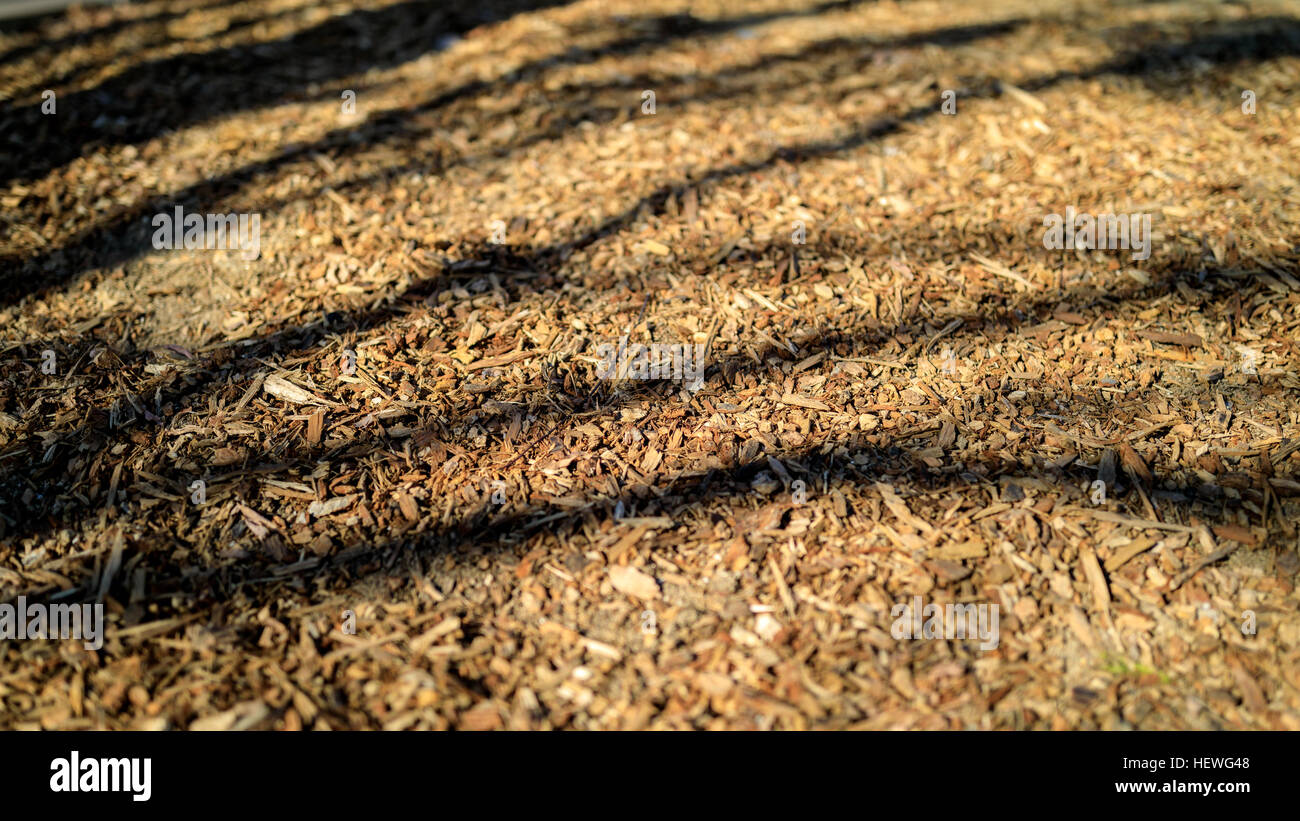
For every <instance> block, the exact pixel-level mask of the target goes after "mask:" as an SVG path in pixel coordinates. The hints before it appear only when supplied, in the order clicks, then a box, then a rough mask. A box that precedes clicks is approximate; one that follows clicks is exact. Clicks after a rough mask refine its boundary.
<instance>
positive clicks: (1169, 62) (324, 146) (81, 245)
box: [0, 18, 1300, 302]
mask: <svg viewBox="0 0 1300 821" xmlns="http://www.w3.org/2000/svg"><path fill="white" fill-rule="evenodd" d="M1022 24H1023V21H1019V20H1011V21H1004V22H1002V23H997V24H989V25H988V26H986V27H957V28H956V29H940V30H937V31H934V32H930V33H928V34H925V35H908V36H906V37H905V38H902V39H901V40H900V41H899V43H898V44H896V45H894V46H893V47H902V45H903V44H907V45H917V44H921V43H925V42H931V41H964V40H967V39H978V38H982V37H988V36H994V35H996V34H1000V33H1005V32H1006V31H1009V30H1012V29H1014V28H1016V27H1018V26H1020V25H1022ZM1270 33H1276V35H1277V36H1276V37H1274V36H1272V34H1270ZM885 47H891V46H890V43H889V42H886V44H885ZM1290 54H1300V24H1297V23H1296V22H1295V21H1294V20H1292V19H1290V18H1264V19H1251V20H1248V21H1245V22H1234V23H1231V24H1228V25H1227V26H1226V30H1225V28H1224V27H1222V26H1220V25H1218V24H1216V25H1215V26H1213V27H1211V28H1210V31H1209V32H1208V33H1201V34H1198V35H1197V36H1194V37H1191V38H1190V39H1188V40H1186V41H1177V42H1173V43H1163V44H1161V45H1159V46H1148V47H1145V48H1144V49H1143V50H1142V51H1139V52H1136V53H1131V54H1126V55H1122V56H1119V57H1116V58H1113V59H1110V60H1107V61H1104V62H1103V63H1101V64H1099V65H1097V66H1095V67H1093V68H1091V69H1088V70H1086V71H1082V72H1058V73H1055V74H1050V75H1044V76H1041V77H1038V78H1032V79H1031V80H1029V81H1027V82H1026V83H1025V84H1024V85H1025V87H1026V88H1027V89H1028V90H1030V91H1042V90H1044V89H1047V88H1050V87H1053V86H1055V85H1058V84H1060V83H1063V82H1067V81H1071V80H1086V79H1095V78H1099V77H1103V76H1107V75H1117V76H1145V75H1149V74H1155V73H1158V72H1161V71H1165V70H1168V69H1170V68H1171V67H1177V66H1179V65H1183V64H1184V63H1185V62H1186V61H1189V60H1193V59H1217V60H1219V61H1220V62H1221V63H1222V64H1230V63H1234V62H1240V61H1243V60H1248V59H1270V58H1272V57H1277V56H1284V55H1290ZM488 87H489V84H482V85H481V86H474V87H473V88H472V91H471V87H468V86H467V87H461V88H458V89H453V90H452V91H449V92H446V93H444V94H441V95H439V96H438V97H436V98H434V99H433V100H431V101H429V102H428V103H426V104H424V105H423V106H421V107H420V109H421V110H431V109H436V108H438V107H440V106H442V105H444V104H446V103H447V102H448V101H449V100H451V99H454V98H456V97H458V96H460V95H462V94H464V93H476V92H478V91H484V90H486V89H487V88H488ZM1001 89H1002V87H1001V84H1000V83H999V82H998V81H996V80H986V81H984V82H983V83H982V84H981V85H980V86H978V87H976V88H973V89H971V90H970V91H969V92H968V94H967V96H968V97H970V98H977V99H995V98H998V97H1000V96H1001V93H1002V90H1001ZM940 106H941V104H940V103H939V102H938V101H936V102H933V103H930V104H926V105H919V106H914V107H913V108H911V109H909V110H907V111H904V112H900V113H899V114H898V115H897V116H885V117H881V118H878V119H876V120H874V121H872V122H870V123H867V124H866V125H864V126H861V127H859V128H857V129H854V130H852V131H850V133H848V134H846V135H844V136H842V137H839V138H833V139H826V140H817V141H811V142H808V143H803V144H796V145H790V146H782V147H778V148H777V149H775V150H773V151H772V152H771V153H770V154H769V155H768V156H766V157H759V158H756V159H753V160H750V161H747V162H742V163H737V164H734V165H730V166H723V167H719V168H715V169H711V170H709V171H706V172H703V173H701V174H698V175H695V176H693V177H692V178H691V179H686V180H682V181H680V182H676V183H669V184H665V185H662V186H660V187H659V188H658V189H656V190H655V191H653V192H652V193H650V194H647V195H645V196H643V197H642V198H641V200H640V201H639V202H638V203H637V204H636V205H635V206H632V207H630V208H628V209H626V210H625V211H624V212H622V213H621V214H620V215H617V216H614V217H611V218H609V219H607V220H606V221H605V222H604V223H603V224H601V225H599V226H597V227H595V228H593V229H592V230H591V231H590V232H588V234H587V235H585V236H583V237H581V238H578V239H575V240H574V241H573V242H572V243H569V244H568V245H567V246H566V248H581V247H584V246H586V245H589V244H591V243H592V242H594V241H596V240H598V239H600V238H601V237H603V236H606V235H608V234H609V233H611V232H613V231H615V230H618V229H619V228H620V227H621V226H623V225H625V224H626V223H627V222H629V221H630V220H631V219H633V218H634V217H635V215H636V214H637V213H638V212H639V210H640V209H641V208H642V207H646V206H649V207H651V208H654V207H657V206H658V205H661V204H662V202H664V201H666V200H667V198H668V197H669V196H670V195H672V194H673V193H676V192H680V191H681V190H684V189H685V188H687V187H691V186H695V187H699V186H703V185H706V184H709V183H714V182H719V181H723V180H726V179H730V178H732V177H737V176H743V175H747V174H752V173H754V172H756V171H759V170H762V169H765V168H768V167H770V166H771V165H773V164H774V163H775V162H777V161H778V160H790V161H800V160H808V159H813V158H817V157H824V156H831V155H834V154H837V153H840V152H844V151H850V150H853V149H855V148H858V147H861V146H862V145H865V144H867V143H869V142H872V141H875V140H878V139H880V138H883V137H885V136H888V135H890V134H894V133H897V132H898V131H900V130H901V129H902V128H903V126H904V125H906V124H909V123H914V122H919V121H921V120H924V119H926V118H928V117H931V116H933V115H935V114H937V113H939V110H940ZM401 116H402V114H401V113H399V112H383V113H381V114H377V115H372V118H371V121H369V122H368V125H366V126H363V138H362V140H361V143H362V144H366V143H367V141H368V140H373V139H375V138H376V137H377V136H378V135H381V134H384V133H386V132H390V131H392V130H393V129H396V128H399V127H400V122H401ZM549 131H551V132H552V133H553V130H549ZM351 135H352V129H346V128H345V129H337V130H336V131H334V132H331V133H330V134H328V135H326V137H325V138H323V139H322V140H321V141H318V142H316V143H313V144H310V145H306V146H301V145H300V146H291V147H289V148H286V149H284V150H282V151H281V152H280V153H278V154H277V155H275V156H274V157H271V158H268V159H267V160H264V161H260V162H256V163H251V164H249V165H247V166H243V167H241V168H240V169H237V170H235V171H232V172H230V173H228V174H225V175H222V176H221V177H219V178H216V179H213V180H204V181H201V182H199V183H196V184H194V185H192V186H189V187H187V188H185V189H183V190H181V191H178V192H174V193H173V194H171V195H169V196H166V197H155V198H151V199H149V200H147V201H145V202H143V203H139V204H137V205H135V206H131V207H127V208H126V209H123V210H122V211H121V212H119V213H118V214H116V215H115V216H113V217H110V218H107V219H106V220H104V221H102V222H101V223H99V224H97V225H95V226H92V227H90V228H88V229H86V230H84V231H83V232H81V233H80V234H79V235H77V236H75V237H73V238H72V239H71V240H69V241H68V242H67V243H65V244H64V245H62V246H60V247H57V248H52V249H49V250H47V251H43V252H42V253H41V254H39V255H37V256H36V257H33V258H30V259H24V258H23V257H21V256H20V255H17V254H9V255H4V256H0V293H3V294H4V298H5V299H6V300H7V301H10V302H13V301H17V300H21V299H23V298H25V297H28V296H32V295H36V294H39V293H42V292H44V291H47V290H49V289H51V288H57V287H60V286H61V285H63V284H65V283H67V282H68V281H70V280H72V279H74V278H75V277H76V276H78V275H79V274H80V273H81V272H83V271H85V270H88V269H89V268H91V267H111V266H114V265H118V264H121V263H123V262H125V261H127V260H129V259H132V258H134V257H135V256H137V255H138V254H140V253H142V252H144V251H145V250H147V249H148V247H149V245H148V241H147V237H148V236H149V232H148V230H147V226H145V225H143V221H144V219H145V218H146V216H147V215H149V214H152V213H156V212H158V211H164V210H168V209H170V208H171V207H173V206H174V205H178V204H188V203H194V202H198V201H200V200H207V199H208V198H209V197H211V196H215V195H217V194H219V192H221V191H222V190H223V189H227V188H231V187H237V186H240V185H242V184H243V183H245V182H248V181H252V180H254V179H257V178H258V177H260V176H261V175H263V174H266V173H270V172H273V171H275V170H276V169H278V168H280V167H282V166H284V165H286V164H288V163H291V162H294V161H297V160H301V159H304V158H307V157H310V156H311V155H312V154H313V153H316V152H321V151H329V150H330V149H331V148H335V147H338V146H345V145H348V144H350V143H352V142H353V137H352V136H351ZM532 141H533V139H532V138H529V139H526V140H524V141H522V144H523V145H527V144H529V143H530V142H532ZM348 150H351V149H348ZM439 164H441V161H440V163H439ZM427 168H428V163H427V162H424V161H422V162H420V163H413V164H410V165H408V166H405V167H402V168H398V169H392V170H390V171H388V172H384V173H385V174H386V175H387V174H399V173H403V172H404V171H411V170H427ZM439 170H442V169H441V168H439ZM374 180H375V178H374V177H365V178H361V179H358V180H354V181H351V182H350V183H348V185H366V184H368V183H370V182H372V181H374ZM277 202H279V201H277V200H270V201H264V202H262V203H260V204H259V206H258V207H257V208H255V209H254V210H258V211H263V210H266V209H268V208H274V207H276V203H277ZM560 250H561V252H564V251H565V249H560ZM51 269H53V270H57V271H59V273H58V274H56V276H55V277H54V278H53V279H52V278H50V276H49V272H50V271H51ZM6 272H8V273H6Z"/></svg>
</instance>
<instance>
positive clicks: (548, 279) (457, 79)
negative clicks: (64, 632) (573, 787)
mask: <svg viewBox="0 0 1300 821" xmlns="http://www.w3.org/2000/svg"><path fill="white" fill-rule="evenodd" d="M1297 12H1300V3H1295V2H1275V1H1269V0H1266V1H1262V2H1256V1H1255V0H1252V2H1250V3H1249V4H1245V3H1242V4H1224V5H1219V4H1210V3H1201V2H1170V3H1153V4H1139V3H1129V2H1109V3H1107V2H1102V3H1086V4H1073V3H1065V2H1055V1H1051V2H1044V0H975V1H974V2H969V3H962V4H950V3H938V2H926V1H921V2H879V3H870V2H861V3H858V2H823V3H810V2H807V1H806V0H781V2H753V3H737V2H696V3H685V2H680V1H677V2H674V1H672V0H636V2H630V1H629V0H608V1H606V0H601V1H600V2H596V0H587V1H586V2H578V3H566V4H561V3H545V2H522V1H521V0H515V1H514V2H511V1H510V0H505V1H504V2H491V1H489V2H482V0H478V1H477V2H473V3H460V2H438V3H434V2H429V3H425V2H354V1H352V0H349V1H348V2H332V3H323V4H317V3H314V2H306V1H305V0H267V1H266V2H262V1H261V0H256V1H254V0H247V1H246V2H212V0H177V1H176V2H170V1H168V2H143V3H138V4H132V5H125V6H110V7H88V8H85V9H73V10H70V11H69V12H67V13H65V14H62V15H59V16H56V17H50V18H44V19H42V20H41V21H39V22H37V23H27V24H24V25H22V26H18V27H11V28H9V29H6V30H5V32H4V33H3V35H0V145H3V150H0V204H3V210H2V215H3V216H2V218H0V600H4V601H11V600H13V599H15V598H16V597H17V596H20V595H22V596H26V597H27V598H28V599H30V600H41V601H52V602H68V601H92V600H100V601H102V602H104V604H105V606H106V612H107V622H108V629H107V636H106V640H105V643H104V646H103V648H102V649H100V650H99V651H91V650H87V649H85V648H84V647H83V646H82V644H81V642H76V641H57V642H47V641H13V640H9V641H0V705H3V706H2V707H0V726H4V727H6V728H45V729H73V728H149V729H160V728H191V729H205V728H209V729H210V728H215V729H230V728H239V729H298V728H337V729H342V728H386V729H424V728H437V729H441V728H470V729H495V728H521V729H522V728H575V729H595V728H646V727H649V728H881V729H885V728H889V729H893V728H917V729H920V728H927V729H940V728H1012V729H1020V728H1056V729H1061V728H1102V729H1117V728H1142V729H1233V728H1261V729H1262V728H1269V729H1300V594H1297V592H1296V581H1297V580H1296V573H1297V571H1298V570H1300V558H1297V553H1296V549H1297V544H1298V542H1300V539H1298V538H1297V533H1296V528H1297V522H1298V521H1300V479H1298V478H1297V475H1296V474H1297V468H1300V380H1298V379H1297V372H1296V368H1297V365H1298V364H1300V351H1297V348H1296V343H1295V339H1296V336H1297V334H1296V331H1297V328H1298V327H1300V225H1298V224H1297V219H1298V217H1297V215H1300V184H1298V183H1297V177H1298V176H1300V135H1297V132H1296V128H1295V123H1296V122H1297V119H1298V118H1300V19H1297ZM46 89H50V90H52V91H54V92H55V102H56V106H57V107H56V111H55V113H53V114H43V113H42V110H41V108H42V103H43V97H42V92H43V91H44V90H46ZM949 90H951V91H953V92H955V94H954V95H947V96H948V97H949V98H950V99H953V100H955V104H956V110H955V113H951V114H950V113H947V112H946V111H945V110H944V107H943V103H944V98H945V94H944V92H945V91H949ZM1247 90H1248V91H1250V92H1252V93H1253V98H1252V99H1253V101H1254V102H1255V105H1256V108H1255V111H1254V113H1246V112H1245V111H1243V102H1244V101H1243V91H1247ZM346 91H353V92H355V101H356V109H355V112H353V113H344V112H343V105H342V103H343V97H344V96H345V92H346ZM645 91H652V92H654V98H653V103H654V104H653V109H652V110H653V113H649V112H650V110H651V107H650V106H649V105H648V102H649V101H648V100H647V99H646V95H644V92H645ZM178 205H179V206H182V207H184V208H185V210H186V211H193V212H198V213H205V214H206V213H244V214H252V213H256V214H260V215H261V257H260V258H259V259H257V260H255V261H247V260H245V259H243V258H241V256H240V254H239V252H237V251H197V250H189V251H186V250H156V249H155V248H154V247H153V245H152V244H151V237H152V235H153V230H154V229H153V228H152V227H151V223H150V220H151V218H152V217H153V215H155V214H157V213H171V212H172V211H173V210H174V208H175V207H176V206H178ZM1067 206H1072V207H1073V208H1074V209H1076V210H1077V211H1079V212H1086V213H1114V214H1120V213H1123V214H1129V213H1135V214H1138V213H1140V214H1149V215H1150V216H1151V227H1152V238H1151V239H1152V242H1151V255H1150V257H1149V258H1147V259H1135V258H1134V257H1133V254H1132V253H1131V252H1130V251H1127V250H1101V251H1079V250H1069V251H1064V250H1063V251H1053V250H1048V249H1046V248H1044V244H1043V241H1042V237H1043V218H1044V216H1045V215H1047V214H1053V213H1055V214H1061V213H1064V211H1065V209H1066V207H1067ZM799 240H806V241H803V242H800V241H799ZM620 340H626V342H627V343H628V344H631V345H635V344H644V345H649V344H651V343H664V344H683V343H684V344H690V345H694V344H697V343H698V344H703V345H704V346H705V350H706V357H705V361H706V369H705V375H704V382H703V387H702V388H700V389H699V390H697V391H691V390H688V389H687V388H686V386H684V385H683V384H681V383H680V382H677V381H673V380H664V379H660V380H636V379H627V378H620V379H603V378H600V376H599V375H598V366H599V361H600V357H599V355H598V353H597V349H598V348H599V347H600V346H601V345H605V344H611V343H612V344H617V343H619V341H620ZM45 351H52V352H53V355H54V360H53V361H54V363H55V367H54V372H53V373H46V372H43V369H42V364H43V362H45V361H46V356H45V354H44V352H45ZM46 370H48V368H47V369H46ZM622 375H624V376H625V375H626V374H622ZM197 481H202V482H203V486H202V488H203V492H202V494H199V495H196V494H195V491H194V488H195V484H194V483H195V482H197ZM1098 482H1100V483H1101V485H1098V484H1096V483H1098ZM916 596H920V597H921V598H922V599H923V600H924V601H925V602H926V603H934V604H939V605H946V604H975V605H997V606H998V608H999V613H1000V636H999V639H998V643H997V646H996V647H995V648H992V649H987V648H983V647H981V643H980V641H979V639H978V638H974V639H971V638H966V639H961V638H957V639H951V640H946V639H937V640H908V639H898V638H895V637H894V636H893V635H892V633H891V626H892V624H893V622H894V617H893V616H892V615H891V611H892V609H893V608H894V607H895V606H896V605H899V604H908V603H911V602H912V601H913V600H914V597H916ZM345 611H351V613H350V615H349V616H348V617H346V618H345ZM353 619H354V621H355V630H352V629H351V626H352V625H351V622H352V621H353Z"/></svg>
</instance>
